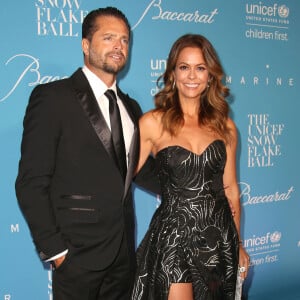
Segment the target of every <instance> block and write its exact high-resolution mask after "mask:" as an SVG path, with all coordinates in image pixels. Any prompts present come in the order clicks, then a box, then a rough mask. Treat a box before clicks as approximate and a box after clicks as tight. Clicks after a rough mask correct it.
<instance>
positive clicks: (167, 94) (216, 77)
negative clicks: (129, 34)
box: [155, 34, 230, 142]
mask: <svg viewBox="0 0 300 300" xmlns="http://www.w3.org/2000/svg"><path fill="white" fill-rule="evenodd" d="M186 47H194V48H198V49H200V50H201V51H202V54H203V57H204V60H205V63H206V66H207V69H208V73H209V87H207V88H206V90H205V91H204V92H203V93H202V95H201V100H200V109H199V125H204V126H207V127H208V128H210V129H211V130H212V131H214V132H216V133H217V134H218V135H220V136H221V137H222V138H224V140H225V141H226V142H228V141H229V140H230V131H229V129H228V128H227V126H226V124H227V119H228V114H229V105H228V103H227V101H226V100H225V98H226V97H227V96H228V95H229V89H228V88H227V87H226V86H225V85H223V83H222V78H223V75H224V72H223V68H222V66H221V63H220V60H219V58H218V55H217V53H216V51H215V49H214V47H213V46H212V44H211V43H210V42H209V41H208V40H207V39H206V38H205V37H204V36H202V35H198V34H186V35H183V36H182V37H180V38H179V39H178V40H177V41H176V42H175V43H174V44H173V46H172V48H171V50H170V53H169V56H168V60H167V66H166V71H165V72H164V74H162V75H161V76H160V77H159V78H158V80H157V85H158V87H160V84H161V81H162V79H163V83H164V86H163V88H162V89H161V90H160V91H159V92H158V93H157V94H156V95H155V107H156V109H155V111H159V112H161V113H162V125H163V130H166V131H167V132H169V133H170V134H171V135H176V134H177V133H178V131H179V130H180V128H181V127H182V126H183V123H184V118H183V112H182V109H181V106H180V102H179V97H178V91H177V89H176V87H175V78H174V70H175V67H176V64H177V60H178V57H179V54H180V52H181V51H182V50H183V49H184V48H186Z"/></svg>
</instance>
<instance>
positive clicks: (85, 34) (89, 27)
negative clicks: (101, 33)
mask: <svg viewBox="0 0 300 300" xmlns="http://www.w3.org/2000/svg"><path fill="white" fill-rule="evenodd" d="M102 16H107V17H115V18H118V19H120V20H123V22H124V23H125V24H126V26H127V28H128V32H129V37H130V31H131V28H130V24H129V22H128V19H127V18H126V16H125V15H124V14H123V13H122V12H121V11H120V10H119V9H117V8H116V7H111V6H108V7H104V8H102V7H101V8H98V9H95V10H92V11H90V12H89V13H88V14H87V15H86V17H85V18H84V20H83V23H82V38H83V39H84V38H85V39H88V40H89V41H90V40H91V39H92V36H93V34H94V33H95V32H96V31H97V30H98V28H97V26H96V20H97V18H98V17H102Z"/></svg>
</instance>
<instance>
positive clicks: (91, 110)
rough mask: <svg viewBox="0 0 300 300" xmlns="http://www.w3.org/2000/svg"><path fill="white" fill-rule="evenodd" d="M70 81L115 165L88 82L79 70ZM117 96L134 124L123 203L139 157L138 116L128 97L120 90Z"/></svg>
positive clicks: (106, 128)
mask: <svg viewBox="0 0 300 300" xmlns="http://www.w3.org/2000/svg"><path fill="white" fill-rule="evenodd" d="M71 80H72V84H73V88H74V89H75V92H76V97H77V99H78V101H79V103H80V105H81V107H82V109H83V111H84V112H85V114H86V116H87V118H88V119H89V121H90V123H91V125H92V127H93V129H94V130H95V132H96V134H97V136H98V138H99V140H100V141H101V142H102V144H103V146H104V148H105V149H106V152H107V153H108V155H109V156H110V157H111V158H112V160H113V161H114V162H115V163H116V157H115V151H114V149H113V144H112V139H111V132H110V129H109V127H108V126H107V124H106V121H105V119H104V117H103V115H102V112H101V110H100V108H99V105H98V103H97V100H96V98H95V96H94V93H93V91H92V89H91V87H90V85H89V83H88V80H87V79H86V77H85V76H84V74H83V72H82V70H81V69H78V70H77V71H76V72H75V73H74V74H73V75H72V76H71ZM118 96H119V98H120V99H121V100H122V102H123V104H124V106H125V108H126V110H127V112H128V114H129V116H130V118H131V120H132V122H133V124H134V132H133V136H132V141H131V144H130V149H129V154H128V168H127V174H126V179H125V187H124V196H123V201H124V199H125V197H126V194H127V192H128V189H129V188H130V186H131V182H132V178H133V176H134V172H135V168H136V166H137V161H138V157H139V130H138V126H137V124H138V118H139V116H138V115H136V114H135V113H134V109H133V108H132V107H131V105H130V104H129V99H128V96H126V95H125V94H123V93H122V92H121V91H120V89H118ZM116 166H117V164H116ZM119 174H120V173H119ZM120 176H121V174H120Z"/></svg>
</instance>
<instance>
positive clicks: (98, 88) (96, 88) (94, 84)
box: [82, 65, 117, 99]
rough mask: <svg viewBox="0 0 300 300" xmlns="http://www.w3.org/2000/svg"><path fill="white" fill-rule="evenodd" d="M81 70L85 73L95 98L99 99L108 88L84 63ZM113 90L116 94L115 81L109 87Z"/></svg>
mask: <svg viewBox="0 0 300 300" xmlns="http://www.w3.org/2000/svg"><path fill="white" fill-rule="evenodd" d="M82 71H83V73H84V74H85V76H86V78H87V80H88V82H89V84H90V86H91V88H92V90H93V92H94V95H95V97H96V99H99V98H100V97H101V96H103V95H104V93H105V91H106V90H107V89H108V87H107V86H106V84H105V83H104V82H103V81H102V80H101V79H100V78H99V77H98V76H97V75H96V74H95V73H93V72H92V71H91V70H90V69H89V68H88V67H87V66H86V65H84V66H83V67H82ZM109 89H111V90H113V91H114V92H115V93H116V95H117V84H116V81H115V82H114V83H113V84H112V86H111V87H110V88H109Z"/></svg>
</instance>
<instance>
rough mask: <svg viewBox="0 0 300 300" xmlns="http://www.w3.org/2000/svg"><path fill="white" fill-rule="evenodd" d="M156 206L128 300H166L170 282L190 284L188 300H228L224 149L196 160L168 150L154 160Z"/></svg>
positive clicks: (233, 235)
mask: <svg viewBox="0 0 300 300" xmlns="http://www.w3.org/2000/svg"><path fill="white" fill-rule="evenodd" d="M156 160H157V167H158V172H159V178H160V183H161V188H162V195H161V200H162V202H161V205H160V206H159V208H158V209H157V210H156V212H155V214H154V216H153V218H152V221H151V223H150V226H149V229H148V231H147V233H146V235H145V237H144V239H143V241H142V242H141V244H140V246H139V248H138V250H137V264H138V266H137V273H136V278H135V283H134V289H133V294H132V299H133V300H150V299H151V300H160V299H161V300H163V299H164V300H166V299H167V298H168V292H169V288H170V285H171V284H172V283H184V282H191V283H192V284H193V291H194V299H196V300H212V299H216V300H217V299H218V300H221V299H226V300H227V299H234V296H235V286H236V278H237V269H238V235H237V230H236V227H235V224H234V221H233V217H232V214H231V210H230V206H229V204H228V200H227V198H226V196H225V194H224V187H223V172H224V166H225V162H226V148H225V144H224V142H223V141H221V140H215V141H214V142H212V143H211V144H210V145H209V146H208V147H207V148H206V149H205V151H204V152H203V153H202V154H200V155H198V154H195V153H193V152H191V151H189V150H187V149H185V148H182V147H180V146H169V147H167V148H164V149H162V150H160V151H159V152H158V153H157V155H156Z"/></svg>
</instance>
